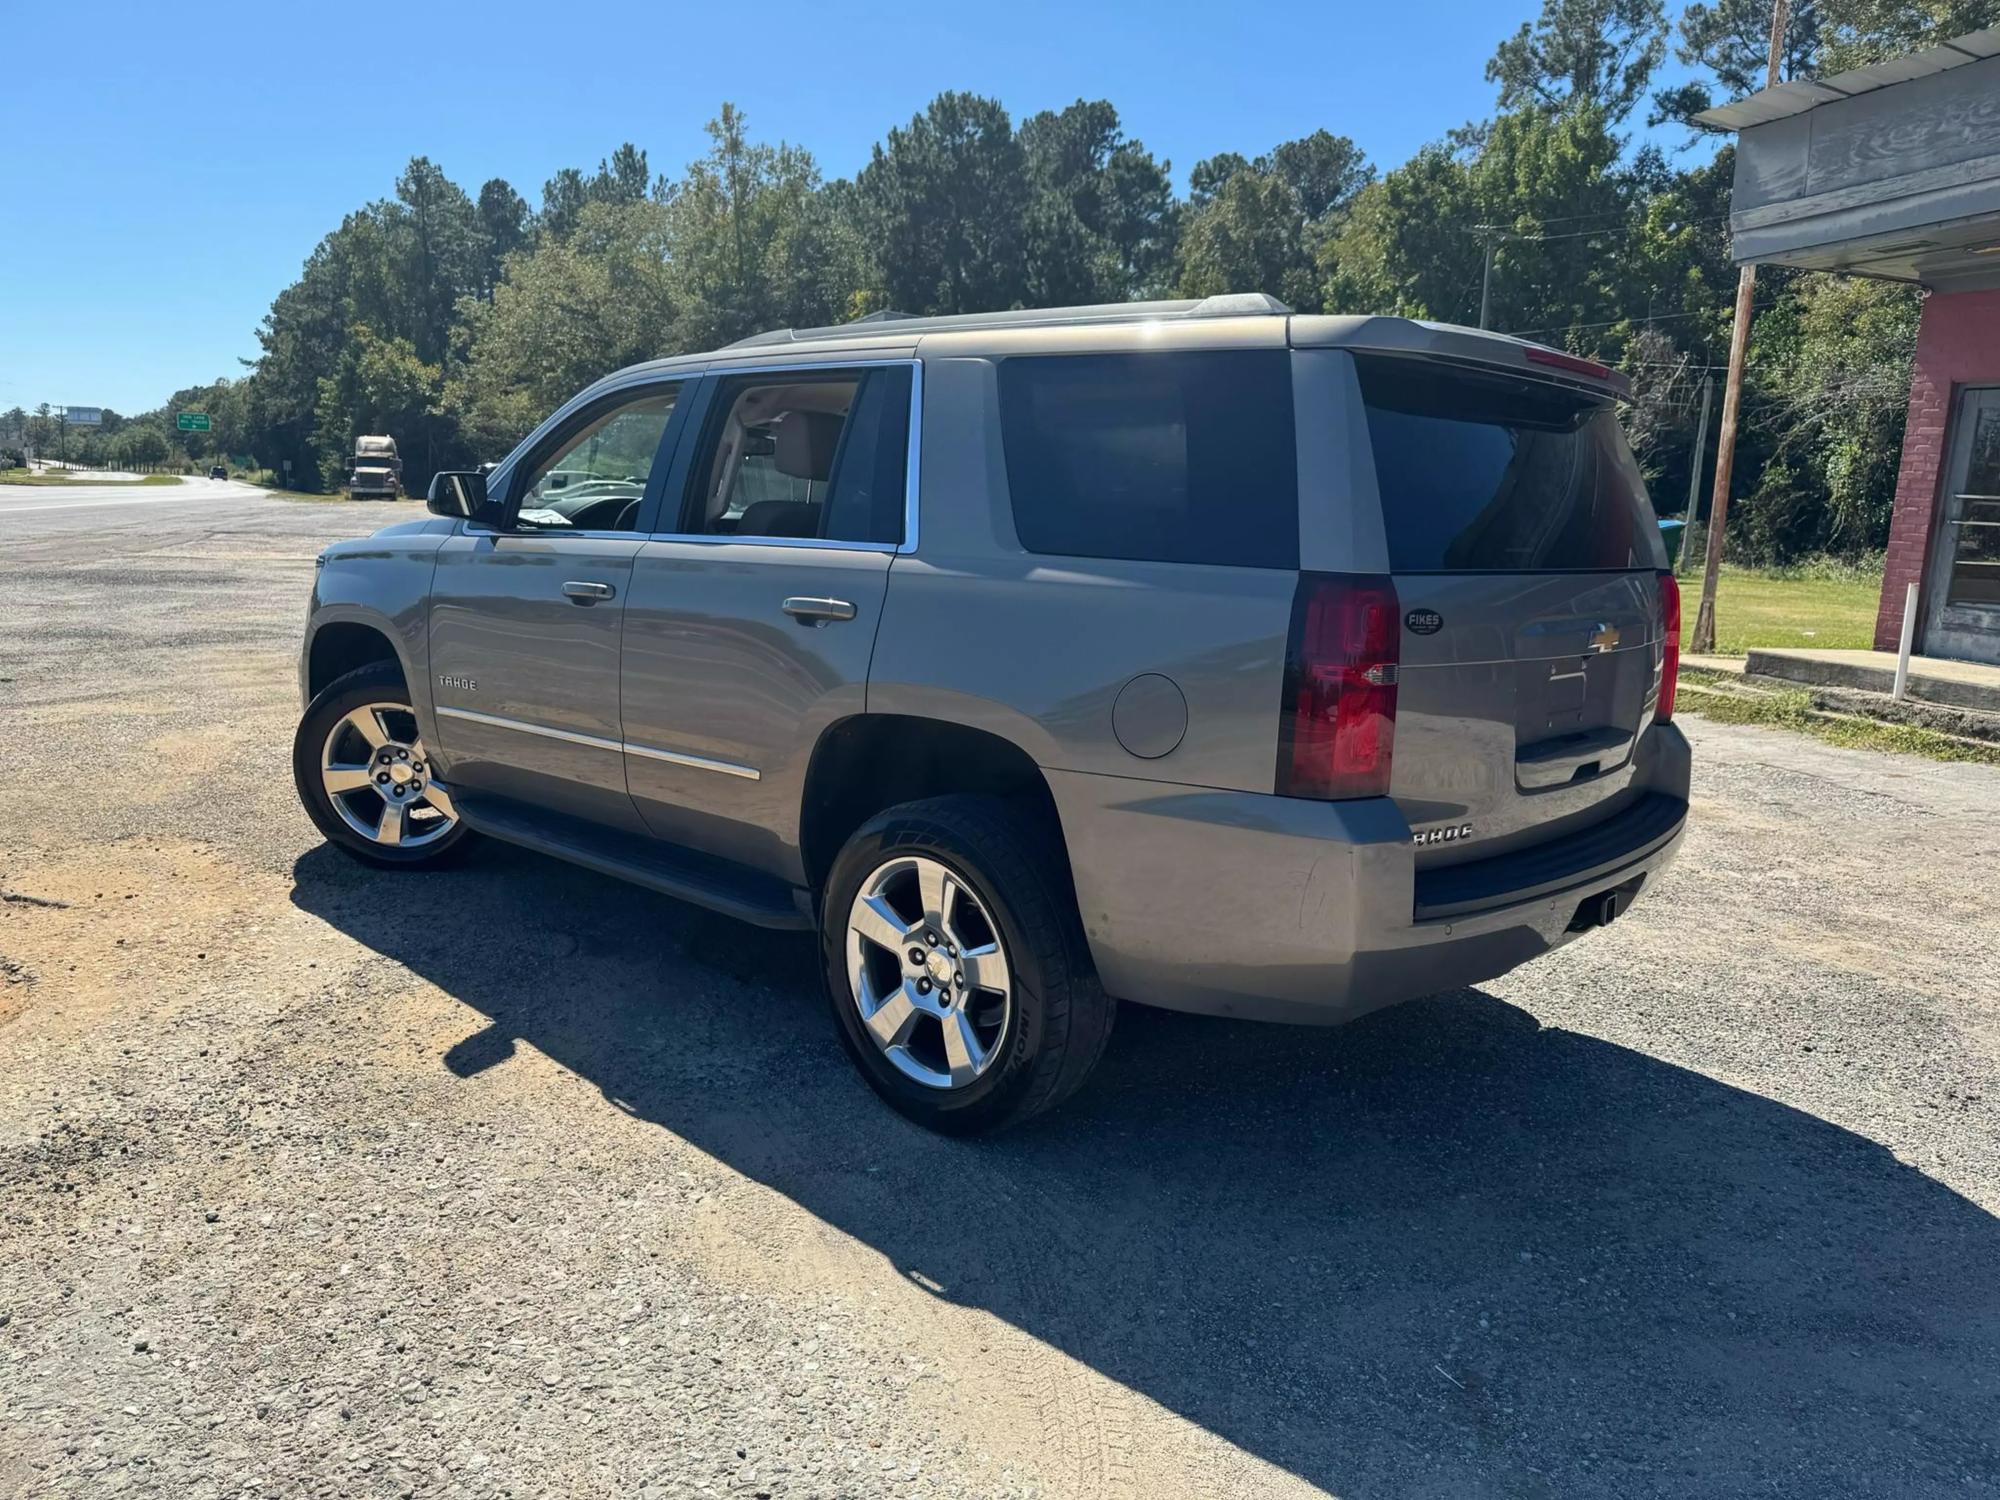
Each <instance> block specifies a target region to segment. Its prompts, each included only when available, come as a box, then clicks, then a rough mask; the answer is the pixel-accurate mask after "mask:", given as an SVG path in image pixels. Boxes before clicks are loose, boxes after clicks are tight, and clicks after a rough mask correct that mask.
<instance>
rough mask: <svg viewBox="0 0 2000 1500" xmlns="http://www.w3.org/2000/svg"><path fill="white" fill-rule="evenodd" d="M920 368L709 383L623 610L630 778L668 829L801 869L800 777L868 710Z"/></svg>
mask: <svg viewBox="0 0 2000 1500" xmlns="http://www.w3.org/2000/svg"><path fill="white" fill-rule="evenodd" d="M914 370H915V367H914V366H913V365H912V364H910V363H908V362H902V363H894V364H863V365H841V366H828V367H818V368H814V367H797V368H789V369H787V370H785V371H783V372H776V373H774V372H760V373H757V374H745V375H732V376H717V375H711V376H710V377H709V379H708V382H707V389H706V390H705V391H704V393H703V398H702V401H701V403H700V404H701V406H702V409H703V414H702V415H700V416H698V417H696V418H694V419H693V421H691V423H690V428H691V435H690V437H689V440H688V442H687V443H686V444H684V445H683V456H682V458H681V460H680V461H679V462H677V463H676V465H675V468H676V479H675V482H674V489H675V493H677V494H679V495H680V496H681V497H682V501H681V510H680V513H679V514H680V519H679V523H678V527H677V528H675V527H673V526H671V525H670V524H669V523H668V522H666V521H664V520H663V522H662V526H661V534H660V535H657V536H655V537H653V538H652V539H651V540H649V541H648V542H647V543H646V544H645V546H644V547H642V548H641V549H640V551H639V555H638V557H637V558H636V559H635V560H634V563H633V567H632V587H631V596H630V599H631V602H630V603H629V605H628V606H627V612H626V618H625V651H624V669H623V672H624V715H625V742H626V743H625V749H626V760H625V772H626V776H627V778H628V784H629V785H630V787H631V791H632V797H633V800H634V802H636V803H637V805H638V807H639V811H640V813H641V814H642V815H643V817H644V818H645V821H646V825H647V827H648V828H649V829H651V830H652V831H653V832H654V833H655V834H657V835H658V836H659V837H661V838H663V839H667V840H670V841H672V842H674V843H676V844H681V845H684V846H686V847H689V848H694V849H699V850H703V851H705V852H707V853H710V854H714V855H718V856H721V857H723V858H727V859H731V860H734V861H736V862H738V863H741V864H747V865H750V866H752V867H754V868H756V869H759V870H762V871H764V872H766V873H768V874H774V875H778V876H780V877H781V878H784V879H788V880H793V881H797V880H799V879H800V878H801V870H800V865H799V859H798V848H797V843H798V820H799V808H800V797H801V792H802V789H803V784H804V778H805V772H806V767H807V765H808V763H809V762H810V760H811V758H812V752H813V749H814V747H815V745H817V743H818V741H819V737H820V735H821V734H822V733H823V732H824V730H825V729H826V728H827V726H828V725H830V724H832V723H834V722H835V721H837V720H839V719H841V718H844V717H846V716H847V715H850V714H858V713H860V712H862V710H863V708H864V706H865V702H864V700H865V694H866V691H867V684H868V662H869V658H870V655H871V654H872V652H873V649H874V644H875V627H876V624H877V622H878V621H879V620H880V618H881V612H882V600H883V597H884V595H885V592H886V590H887V587H888V580H889V565H890V563H891V561H892V560H893V558H894V557H895V554H896V551H897V548H898V547H899V546H900V545H901V544H902V543H903V540H904V537H905V535H906V531H905V523H906V510H907V507H908V501H909V498H910V496H911V494H913V492H914V491H913V487H912V485H911V476H910V471H909V453H910V451H911V450H910V447H909V426H910V423H911V420H912V416H911V413H912V411H913V409H914V404H915V403H914V402H913V399H912V386H913V384H914V380H915V374H914ZM694 422H699V427H700V433H701V436H700V439H699V441H697V440H696V439H695V438H694V437H693V436H692V428H693V423H694ZM665 509H666V511H667V514H669V515H671V514H672V513H673V512H672V507H671V503H669V505H668V506H667V507H665Z"/></svg>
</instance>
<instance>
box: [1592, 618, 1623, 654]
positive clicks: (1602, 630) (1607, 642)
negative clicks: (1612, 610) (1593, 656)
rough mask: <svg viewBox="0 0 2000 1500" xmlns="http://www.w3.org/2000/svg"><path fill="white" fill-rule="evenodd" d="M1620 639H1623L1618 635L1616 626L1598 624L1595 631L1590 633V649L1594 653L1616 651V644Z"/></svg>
mask: <svg viewBox="0 0 2000 1500" xmlns="http://www.w3.org/2000/svg"><path fill="white" fill-rule="evenodd" d="M1622 639H1624V637H1623V636H1621V635H1620V634H1619V631H1618V627H1617V626H1616V625H1611V624H1606V623H1603V622H1600V623H1599V624H1598V627H1597V629H1596V630H1594V631H1592V632H1591V636H1590V649H1591V651H1592V652H1594V653H1595V652H1603V651H1616V650H1617V649H1618V642H1619V641H1620V640H1622Z"/></svg>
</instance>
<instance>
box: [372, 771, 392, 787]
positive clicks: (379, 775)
mask: <svg viewBox="0 0 2000 1500" xmlns="http://www.w3.org/2000/svg"><path fill="white" fill-rule="evenodd" d="M375 779H376V780H377V781H379V782H380V783H381V784H382V785H383V786H387V785H388V784H389V773H388V772H387V771H377V772H376V773H375Z"/></svg>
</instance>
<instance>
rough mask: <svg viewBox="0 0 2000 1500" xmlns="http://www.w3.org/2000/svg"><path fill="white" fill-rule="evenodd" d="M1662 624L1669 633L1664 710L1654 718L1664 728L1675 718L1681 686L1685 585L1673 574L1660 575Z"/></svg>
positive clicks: (1662, 673)
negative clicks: (1676, 694) (1675, 702)
mask: <svg viewBox="0 0 2000 1500" xmlns="http://www.w3.org/2000/svg"><path fill="white" fill-rule="evenodd" d="M1660 622H1661V629H1662V630H1663V631H1664V632H1665V637H1664V639H1663V641H1662V650H1661V652H1660V709H1659V712H1658V713H1656V714H1655V715H1654V716H1653V717H1654V718H1655V719H1657V720H1658V721H1659V722H1660V723H1662V724H1664V723H1665V722H1666V721H1667V720H1669V719H1671V718H1672V717H1673V716H1674V693H1675V690H1676V689H1677V688H1679V687H1680V683H1681V585H1680V580H1679V579H1677V578H1675V577H1674V575H1673V574H1671V573H1662V574H1661V575H1660Z"/></svg>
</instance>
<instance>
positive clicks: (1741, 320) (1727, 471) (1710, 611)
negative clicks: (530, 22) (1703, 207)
mask: <svg viewBox="0 0 2000 1500" xmlns="http://www.w3.org/2000/svg"><path fill="white" fill-rule="evenodd" d="M1786 3H1787V0H1773V3H1772V6H1771V54H1770V59H1769V61H1768V62H1767V63H1766V64H1765V68H1764V87H1765V88H1767V89H1768V88H1775V87H1776V86H1777V83H1778V63H1779V60H1780V59H1781V58H1782V57H1783V56H1784V53H1785V10H1786ZM1756 292H1757V267H1756V266H1755V265H1746V266H1744V268H1743V269H1742V271H1740V272H1739V273H1738V274H1737V277H1736V323H1735V326H1734V327H1733V328H1732V329H1731V330H1730V334H1729V375H1728V378H1727V380H1726V381H1725V382H1724V384H1723V387H1722V432H1721V435H1720V436H1719V437H1718V438H1717V439H1716V443H1715V489H1714V490H1713V491H1712V492H1711V493H1710V495H1709V500H1708V551H1707V557H1706V560H1705V561H1704V564H1703V567H1702V573H1701V606H1700V608H1698V609H1697V610H1696V611H1695V616H1694V634H1693V635H1692V636H1690V637H1689V639H1688V651H1689V653H1690V654H1691V655H1700V654H1701V653H1703V652H1708V651H1713V650H1714V649H1715V583H1716V579H1717V577H1718V576H1719V575H1720V574H1721V572H1722V542H1723V529H1724V527H1725V525H1726V524H1727V523H1728V520H1729V482H1730V479H1731V477H1732V473H1733V471H1734V469H1735V467H1736V418H1737V410H1738V407H1739V406H1740V405H1741V402H1742V398H1743V357H1744V354H1745V352H1746V351H1747V350H1748V348H1749V346H1750V304H1751V300H1752V298H1754V297H1755V295H1756Z"/></svg>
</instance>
